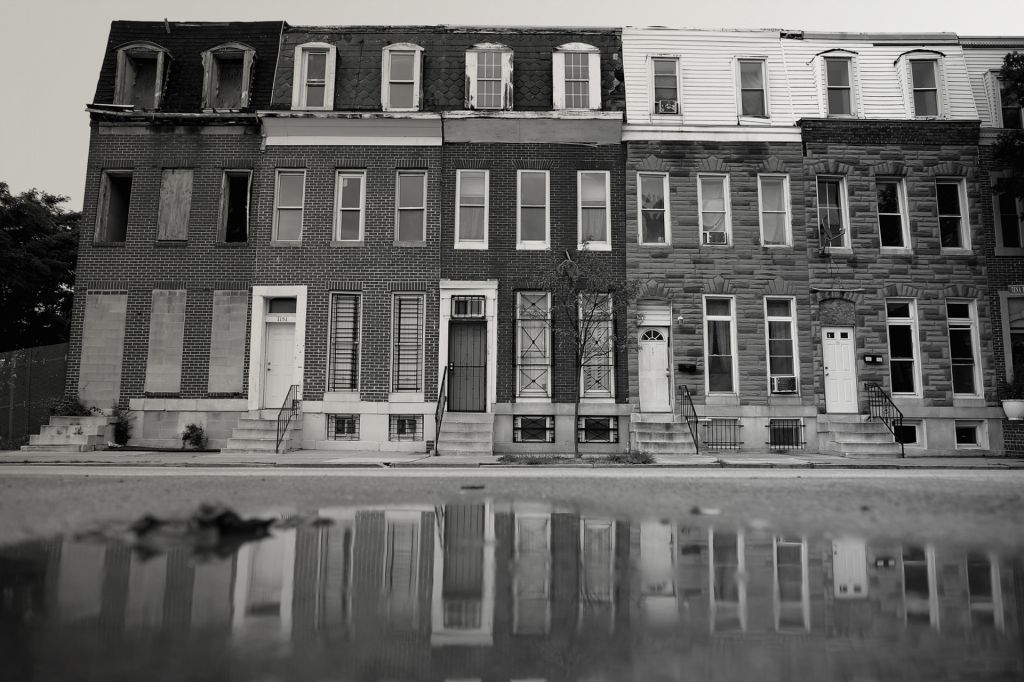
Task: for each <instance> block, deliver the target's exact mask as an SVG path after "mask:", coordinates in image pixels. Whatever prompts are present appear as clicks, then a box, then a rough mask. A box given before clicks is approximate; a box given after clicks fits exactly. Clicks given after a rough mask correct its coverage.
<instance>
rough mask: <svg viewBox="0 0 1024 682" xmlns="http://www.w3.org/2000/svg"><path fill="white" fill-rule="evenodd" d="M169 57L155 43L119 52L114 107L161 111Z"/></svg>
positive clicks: (136, 44) (131, 47) (138, 44)
mask: <svg viewBox="0 0 1024 682" xmlns="http://www.w3.org/2000/svg"><path fill="white" fill-rule="evenodd" d="M169 62H170V53H168V52H167V50H165V49H164V48H162V47H160V46H159V45H155V44H153V43H134V44H132V45H126V46H125V47H122V48H121V49H119V50H118V51H117V80H116V82H115V84H114V104H125V105H131V106H133V107H134V108H136V109H159V108H160V100H161V98H162V96H163V90H164V85H165V83H166V81H167V66H168V63H169Z"/></svg>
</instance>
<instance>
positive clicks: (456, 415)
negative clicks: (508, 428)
mask: <svg viewBox="0 0 1024 682" xmlns="http://www.w3.org/2000/svg"><path fill="white" fill-rule="evenodd" d="M437 452H438V454H440V455H480V456H488V455H492V454H494V415H493V414H490V413H487V412H446V413H445V415H444V420H443V421H442V422H441V432H440V433H439V434H438V437H437Z"/></svg>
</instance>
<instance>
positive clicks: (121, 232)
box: [96, 171, 132, 242]
mask: <svg viewBox="0 0 1024 682" xmlns="http://www.w3.org/2000/svg"><path fill="white" fill-rule="evenodd" d="M131 200H132V174H131V173H128V172H120V171H117V172H114V171H108V172H106V173H104V174H103V181H102V183H101V185H100V199H99V210H98V211H97V220H96V241H98V242H123V241H124V240H125V237H126V236H127V235H128V208H129V206H130V205H131Z"/></svg>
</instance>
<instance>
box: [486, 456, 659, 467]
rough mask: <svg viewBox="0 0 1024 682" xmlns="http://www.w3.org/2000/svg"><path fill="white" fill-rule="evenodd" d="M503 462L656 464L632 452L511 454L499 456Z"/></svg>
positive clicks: (648, 457) (650, 457)
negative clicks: (615, 453)
mask: <svg viewBox="0 0 1024 682" xmlns="http://www.w3.org/2000/svg"><path fill="white" fill-rule="evenodd" d="M498 462H500V463H501V464H521V465H527V466H543V465H549V466H550V465H559V464H591V465H594V464H654V456H653V455H649V454H646V453H630V454H617V455H585V456H583V457H580V458H579V459H577V458H575V457H572V456H571V455H510V454H504V455H502V456H501V457H499V458H498Z"/></svg>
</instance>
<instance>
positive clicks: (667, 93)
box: [651, 57, 682, 115]
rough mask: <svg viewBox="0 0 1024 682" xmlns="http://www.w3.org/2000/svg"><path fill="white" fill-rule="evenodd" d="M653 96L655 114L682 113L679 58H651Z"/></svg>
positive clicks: (652, 109)
mask: <svg viewBox="0 0 1024 682" xmlns="http://www.w3.org/2000/svg"><path fill="white" fill-rule="evenodd" d="M651 95H652V102H651V111H652V112H653V113H655V114H662V115H663V114H679V113H681V112H682V108H681V107H680V102H679V100H680V97H679V59H678V58H677V57H651Z"/></svg>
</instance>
